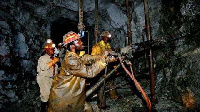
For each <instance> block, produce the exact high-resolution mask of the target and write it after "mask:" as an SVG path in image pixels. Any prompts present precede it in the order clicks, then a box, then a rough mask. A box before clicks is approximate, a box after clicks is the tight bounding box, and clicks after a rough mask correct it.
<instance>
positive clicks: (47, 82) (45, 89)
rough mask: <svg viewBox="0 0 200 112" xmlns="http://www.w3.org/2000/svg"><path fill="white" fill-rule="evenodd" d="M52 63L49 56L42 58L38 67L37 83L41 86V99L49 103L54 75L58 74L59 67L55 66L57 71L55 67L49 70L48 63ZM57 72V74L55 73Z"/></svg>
mask: <svg viewBox="0 0 200 112" xmlns="http://www.w3.org/2000/svg"><path fill="white" fill-rule="evenodd" d="M50 61H52V59H51V58H50V56H49V55H48V54H45V55H43V56H41V57H40V58H39V60H38V65H37V72H38V75H37V79H36V80H37V83H38V85H39V86H40V98H41V101H42V102H47V101H48V99H49V94H50V89H51V85H52V80H53V74H57V69H58V66H57V64H55V71H54V68H53V66H52V67H51V68H49V67H48V66H47V63H49V62H50ZM53 72H55V73H53Z"/></svg>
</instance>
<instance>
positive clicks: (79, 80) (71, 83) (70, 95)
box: [48, 51, 106, 112]
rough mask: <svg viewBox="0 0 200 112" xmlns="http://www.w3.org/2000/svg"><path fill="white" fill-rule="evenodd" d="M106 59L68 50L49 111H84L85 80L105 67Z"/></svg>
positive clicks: (53, 88) (54, 88)
mask: <svg viewBox="0 0 200 112" xmlns="http://www.w3.org/2000/svg"><path fill="white" fill-rule="evenodd" d="M105 66H106V64H105V59H104V58H102V57H98V58H97V57H94V56H91V55H84V56H81V57H80V56H78V55H77V54H76V53H74V52H70V51H67V52H66V54H65V58H64V61H63V63H62V65H61V71H60V74H58V75H57V76H56V77H55V78H54V80H53V84H52V89H51V93H50V100H49V108H48V112H83V111H84V105H85V93H86V92H85V80H86V78H92V77H95V76H96V75H97V74H98V73H99V72H100V71H101V70H103V69H104V68H105Z"/></svg>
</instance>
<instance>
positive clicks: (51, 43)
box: [44, 39, 56, 49]
mask: <svg viewBox="0 0 200 112" xmlns="http://www.w3.org/2000/svg"><path fill="white" fill-rule="evenodd" d="M55 47H56V45H55V44H54V43H53V41H52V40H51V39H47V41H46V45H45V47H44V48H45V49H50V48H55Z"/></svg>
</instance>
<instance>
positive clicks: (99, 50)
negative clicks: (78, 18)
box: [91, 40, 112, 55]
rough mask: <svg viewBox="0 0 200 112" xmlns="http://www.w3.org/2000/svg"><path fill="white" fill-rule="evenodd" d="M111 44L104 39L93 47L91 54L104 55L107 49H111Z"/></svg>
mask: <svg viewBox="0 0 200 112" xmlns="http://www.w3.org/2000/svg"><path fill="white" fill-rule="evenodd" d="M111 50H112V49H111V46H110V44H109V43H105V42H104V41H103V40H101V41H100V42H98V43H97V44H95V45H94V46H93V47H92V53H91V55H103V53H104V52H105V51H111Z"/></svg>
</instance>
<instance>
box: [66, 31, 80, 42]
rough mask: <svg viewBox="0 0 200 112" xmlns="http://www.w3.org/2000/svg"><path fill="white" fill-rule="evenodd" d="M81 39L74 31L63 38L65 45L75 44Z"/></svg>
mask: <svg viewBox="0 0 200 112" xmlns="http://www.w3.org/2000/svg"><path fill="white" fill-rule="evenodd" d="M79 38H80V35H78V34H76V33H75V32H73V31H70V32H68V33H67V34H65V35H64V36H63V44H64V45H66V44H68V43H70V42H73V41H75V40H77V39H79Z"/></svg>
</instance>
